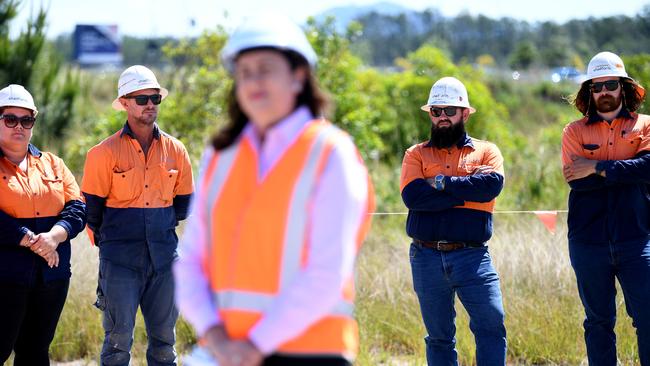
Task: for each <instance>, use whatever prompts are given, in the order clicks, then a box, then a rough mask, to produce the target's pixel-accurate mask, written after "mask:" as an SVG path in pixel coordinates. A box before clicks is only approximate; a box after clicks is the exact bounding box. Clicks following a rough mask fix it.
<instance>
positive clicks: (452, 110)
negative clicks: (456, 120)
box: [429, 106, 458, 117]
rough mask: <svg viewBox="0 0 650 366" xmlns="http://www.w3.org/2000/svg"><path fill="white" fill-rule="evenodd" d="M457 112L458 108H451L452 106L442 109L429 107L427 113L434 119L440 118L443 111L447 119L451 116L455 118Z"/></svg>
mask: <svg viewBox="0 0 650 366" xmlns="http://www.w3.org/2000/svg"><path fill="white" fill-rule="evenodd" d="M457 110H458V107H452V106H449V107H444V108H440V107H431V108H430V109H429V111H430V112H431V115H433V116H434V117H440V116H442V112H443V111H444V112H445V114H446V115H447V117H452V116H455V115H456V111H457Z"/></svg>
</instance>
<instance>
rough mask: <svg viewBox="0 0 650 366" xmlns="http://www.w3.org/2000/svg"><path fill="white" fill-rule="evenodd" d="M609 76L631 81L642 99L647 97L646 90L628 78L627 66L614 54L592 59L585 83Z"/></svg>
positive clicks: (603, 54)
mask: <svg viewBox="0 0 650 366" xmlns="http://www.w3.org/2000/svg"><path fill="white" fill-rule="evenodd" d="M607 76H616V77H620V78H624V79H627V80H629V81H630V82H631V83H632V84H633V85H634V88H635V89H636V91H637V93H638V94H639V96H640V97H641V98H643V97H644V96H645V89H644V88H643V87H642V86H641V85H640V84H639V83H637V82H636V81H635V80H634V79H632V78H631V77H629V76H627V72H626V71H625V65H624V64H623V60H621V58H620V57H618V55H616V54H614V53H612V52H607V51H605V52H600V53H598V54H597V55H596V56H594V57H592V58H591V61H589V65H588V66H587V79H586V80H585V81H584V82H583V84H584V83H589V82H590V81H591V80H592V79H595V78H602V77H607Z"/></svg>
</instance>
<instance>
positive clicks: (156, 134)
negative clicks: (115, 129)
mask: <svg viewBox="0 0 650 366" xmlns="http://www.w3.org/2000/svg"><path fill="white" fill-rule="evenodd" d="M125 134H126V135H129V136H130V137H131V138H135V134H134V133H133V130H132V129H131V126H129V121H126V122H125V123H124V127H122V133H120V137H122V136H124V135H125ZM153 138H155V139H156V140H160V128H159V127H158V124H157V123H156V122H154V123H153Z"/></svg>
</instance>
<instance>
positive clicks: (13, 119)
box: [0, 114, 36, 130]
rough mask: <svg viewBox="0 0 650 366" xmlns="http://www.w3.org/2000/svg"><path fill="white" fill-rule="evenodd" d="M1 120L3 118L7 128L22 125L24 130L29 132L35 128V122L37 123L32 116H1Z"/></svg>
mask: <svg viewBox="0 0 650 366" xmlns="http://www.w3.org/2000/svg"><path fill="white" fill-rule="evenodd" d="M0 118H2V120H3V121H4V123H5V126H7V128H14V127H16V126H18V123H20V125H21V126H23V128H24V129H26V130H29V129H31V128H32V127H34V122H36V118H34V117H32V116H22V117H18V116H16V115H15V114H3V115H0Z"/></svg>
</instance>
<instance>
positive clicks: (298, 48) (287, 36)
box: [221, 14, 318, 73]
mask: <svg viewBox="0 0 650 366" xmlns="http://www.w3.org/2000/svg"><path fill="white" fill-rule="evenodd" d="M258 47H272V48H277V49H280V50H288V51H294V52H297V53H298V54H300V55H301V56H302V57H304V58H305V60H307V62H308V63H309V65H310V66H311V67H314V66H315V65H316V61H317V59H318V58H317V56H316V52H314V49H313V48H312V47H311V44H309V41H308V40H307V37H306V36H305V33H304V32H303V31H302V29H300V27H299V26H298V25H297V24H295V23H294V22H293V21H291V20H290V19H289V18H287V17H286V16H284V15H279V14H264V15H263V16H262V15H258V16H254V17H250V18H248V19H247V20H245V21H244V23H242V25H240V26H239V27H238V28H237V29H236V30H235V32H234V33H233V34H232V35H231V36H230V38H229V39H228V42H227V43H226V45H225V46H224V47H223V50H222V51H221V59H222V61H223V64H224V66H225V68H226V69H227V70H228V71H229V72H230V73H233V72H234V69H235V60H236V58H237V56H238V55H239V53H241V52H242V51H245V50H247V49H251V48H258Z"/></svg>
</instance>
